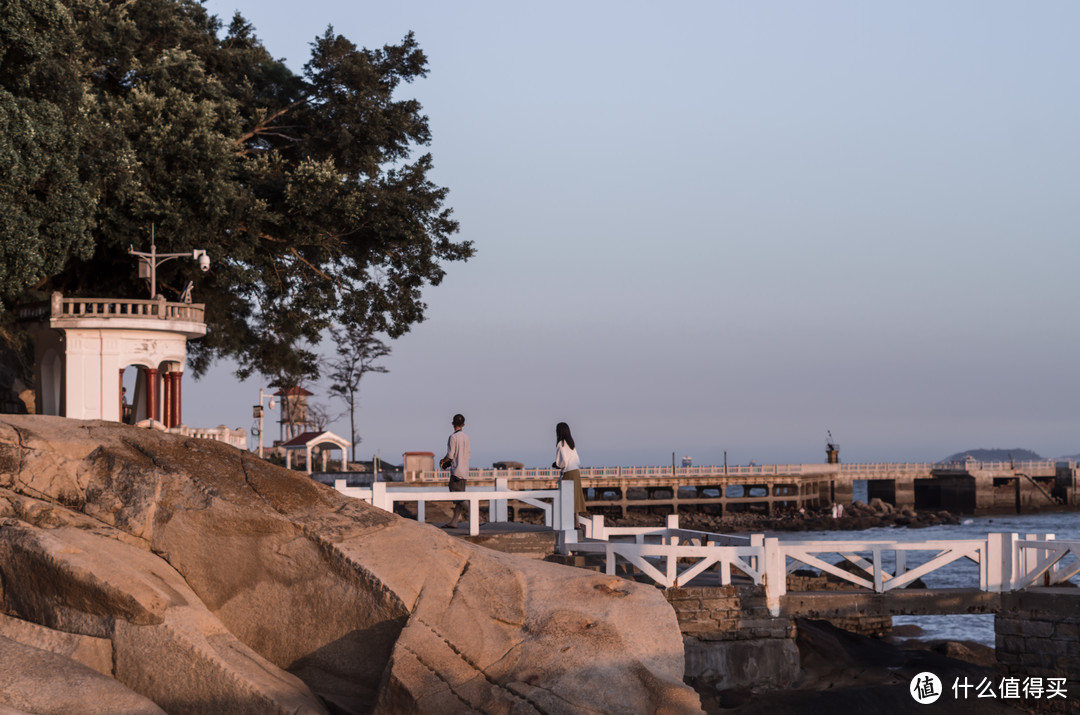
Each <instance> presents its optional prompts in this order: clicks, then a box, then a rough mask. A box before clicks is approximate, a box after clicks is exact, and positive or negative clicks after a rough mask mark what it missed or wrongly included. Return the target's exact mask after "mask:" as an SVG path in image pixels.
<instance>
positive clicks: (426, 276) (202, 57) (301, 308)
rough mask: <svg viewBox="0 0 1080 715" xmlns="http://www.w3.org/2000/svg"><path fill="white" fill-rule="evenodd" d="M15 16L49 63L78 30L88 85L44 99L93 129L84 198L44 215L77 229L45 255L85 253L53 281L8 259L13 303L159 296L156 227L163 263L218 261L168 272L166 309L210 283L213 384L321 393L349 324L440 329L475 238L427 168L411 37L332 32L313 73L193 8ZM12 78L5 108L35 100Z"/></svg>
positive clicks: (188, 1) (100, 4) (47, 0)
mask: <svg viewBox="0 0 1080 715" xmlns="http://www.w3.org/2000/svg"><path fill="white" fill-rule="evenodd" d="M9 4H13V5H14V6H16V7H18V8H23V9H28V10H26V11H27V12H31V11H33V12H37V13H38V14H39V15H42V16H43V18H44V19H42V20H41V21H39V22H38V23H37V25H36V26H34V27H31V28H30V29H28V30H26V32H28V33H30V34H31V35H33V37H32V38H31V39H32V40H33V42H36V43H39V44H41V47H42V48H43V49H41V50H40V51H39V54H40V55H42V56H45V57H46V58H48V57H55V56H56V54H57V53H58V52H61V50H57V49H49V48H48V47H47V46H46V44H45V43H47V42H48V39H47V37H48V36H49V33H50V32H52V33H53V34H54V35H55V34H56V33H55V32H53V30H54V28H55V27H57V26H63V27H67V28H70V31H69V32H68V34H66V35H63V36H62V39H61V40H56V41H55V42H58V43H61V44H62V46H63V47H64V48H65V49H64V50H63V52H66V55H65V56H64V59H65V60H66V61H67V63H68V64H67V65H66V66H67V67H70V68H71V69H70V72H74V73H75V74H76V79H77V80H78V81H77V82H75V83H74V87H75V89H73V90H70V91H69V90H64V92H66V93H64V94H62V95H61V93H60V90H58V91H57V93H56V96H52V95H51V93H50V96H48V97H46V98H45V99H46V100H48V101H51V102H53V103H54V104H55V105H56V106H57V107H58V108H59V111H60V112H61V113H62V114H63V116H64V117H66V118H68V119H79V120H80V122H71V123H70V125H71V126H72V127H74V129H73V130H72V131H73V132H74V133H76V136H74V137H59V138H57V139H56V140H55V142H62V141H67V142H68V144H66V145H64V146H68V147H69V148H70V149H69V151H68V152H67V153H66V154H65V155H64V156H65V159H66V163H65V166H68V167H69V168H70V171H69V175H67V178H64V177H60V178H58V179H57V180H56V182H57V183H56V185H57V186H68V185H70V186H75V187H76V188H80V189H82V190H83V191H85V193H86V199H85V200H83V201H79V199H78V196H77V194H70V193H69V195H74V196H76V198H73V199H72V204H73V205H72V206H70V207H60V208H59V210H55V209H54V210H51V211H45V210H43V209H42V208H41V207H38V210H39V213H47V214H48V215H50V216H52V217H54V218H53V219H52V220H53V221H56V220H57V219H56V218H55V217H58V216H59V217H63V219H64V220H63V221H62V222H60V223H63V226H64V230H63V231H59V232H57V231H56V230H53V231H52V232H51V233H50V232H49V227H48V226H45V225H44V223H42V225H39V226H38V228H37V234H36V235H37V240H38V242H39V243H44V242H45V240H46V238H45V237H47V236H53V235H62V236H63V237H65V238H64V240H65V241H67V243H66V244H63V245H58V247H57V250H56V251H53V252H51V253H50V252H48V251H46V252H45V254H46V255H48V256H51V257H52V259H51V260H52V261H53V263H52V264H50V263H49V262H48V261H47V260H38V262H37V264H40V266H38V265H37V264H35V268H34V270H30V269H27V268H20V267H19V266H18V265H16V263H17V262H16V261H15V260H14V259H12V258H9V256H8V255H6V254H5V255H4V256H3V259H4V261H5V266H4V267H3V269H11V268H12V267H13V266H14V267H15V268H16V269H17V272H16V273H14V274H12V275H14V278H8V276H7V274H3V273H0V289H3V290H4V291H5V292H4V294H3V296H0V297H4V298H6V299H7V300H8V301H9V302H10V300H11V298H12V297H13V296H14V295H15V294H16V293H17V292H18V291H17V290H15V288H19V289H26V288H37V289H39V290H41V291H50V290H61V291H63V292H64V293H65V294H69V295H109V296H118V297H121V296H128V297H145V295H146V294H145V288H144V287H143V285H142V284H140V283H139V282H138V281H136V280H135V278H134V262H133V261H132V260H131V257H130V256H129V255H128V253H127V251H128V248H129V246H132V245H133V246H135V248H136V250H146V249H147V248H148V247H149V239H150V230H151V225H153V226H155V234H156V238H157V246H158V250H159V251H169V252H180V251H188V250H192V249H194V248H204V249H206V250H207V251H208V252H209V253H210V255H211V258H212V260H213V265H212V268H211V270H210V271H209V272H208V273H205V274H202V273H199V272H197V271H195V270H193V268H194V264H192V263H191V262H185V261H171V262H169V263H166V264H163V265H162V266H161V268H160V269H159V273H158V285H159V286H160V287H159V292H160V293H163V294H165V295H166V296H167V297H168V296H171V295H172V294H174V293H178V292H179V290H180V289H181V288H182V286H183V285H184V284H185V283H186V282H187V281H188V280H194V282H195V287H194V295H195V300H196V301H197V302H202V303H205V304H206V311H207V312H206V319H207V323H208V326H209V332H208V334H207V336H206V337H205V338H204V339H202V340H200V341H197V342H195V343H193V344H192V346H191V355H190V361H191V365H192V367H193V369H194V370H195V372H196V373H197V374H198V373H201V372H203V371H205V370H206V369H207V367H208V366H209V364H210V363H211V361H212V360H213V359H215V358H217V357H222V356H228V357H232V358H234V359H235V360H236V361H237V363H238V365H239V372H240V375H241V376H247V375H249V374H251V373H252V372H260V373H262V374H265V375H270V376H277V375H283V374H289V375H303V376H308V377H314V376H315V375H316V374H317V372H318V367H317V365H318V362H317V360H316V356H315V355H314V349H313V347H312V346H313V345H315V344H317V343H318V342H319V340H320V336H321V335H322V333H323V332H324V330H325V329H326V328H328V327H329V326H330V325H331V324H332V323H337V324H340V325H343V326H347V327H350V326H351V327H356V328H360V329H363V330H366V331H369V332H374V331H379V332H385V333H387V334H388V335H390V336H391V337H396V336H398V335H400V334H402V333H404V332H405V331H407V330H408V329H409V327H410V326H411V325H412V324H414V323H416V322H418V321H420V320H422V319H423V316H424V309H425V305H424V303H423V301H422V299H421V289H422V288H423V287H424V286H425V285H437V284H438V283H439V282H440V281H441V280H442V278H443V276H444V267H443V266H444V264H445V263H447V262H451V261H458V260H465V259H467V258H468V257H469V256H471V255H472V252H473V248H472V245H471V243H470V242H468V241H460V242H455V241H454V240H452V237H453V235H454V234H455V233H456V232H457V229H458V226H457V223H456V221H454V220H453V218H452V216H451V212H450V210H449V209H448V208H447V207H446V206H445V200H446V195H447V191H446V189H445V188H443V187H440V186H437V185H435V184H434V183H432V182H431V181H430V179H429V178H428V174H429V172H430V170H431V168H432V160H431V156H430V154H427V153H421V154H419V155H417V152H416V149H417V147H420V146H424V145H427V144H428V143H429V142H430V132H429V129H428V122H427V117H426V116H424V115H423V114H422V110H421V107H420V105H419V103H418V102H417V101H415V100H413V99H400V98H399V97H398V96H397V94H398V90H400V88H401V85H402V84H403V83H409V82H411V81H413V80H414V79H416V78H419V77H423V76H425V75H426V73H427V60H426V58H425V56H424V54H423V52H422V51H421V50H420V48H419V46H418V45H417V42H416V40H415V38H414V37H413V36H412V35H411V34H409V35H407V36H406V37H405V38H404V39H403V40H402V41H401V42H400V43H398V44H395V45H387V46H385V47H383V48H381V49H376V50H368V49H362V48H358V47H356V46H355V45H354V44H353V43H351V42H350V41H348V40H347V39H345V38H344V37H341V36H339V35H336V34H335V33H334V32H333V30H332V28H331V29H328V30H327V31H326V33H325V34H324V35H323V36H321V37H318V38H315V40H314V42H313V43H312V52H311V57H310V60H309V62H308V63H307V64H306V65H305V66H304V70H303V72H302V73H301V74H295V73H293V72H291V71H290V70H289V69H288V68H287V67H285V66H284V64H282V63H281V62H280V61H278V60H275V59H274V58H273V57H272V56H271V55H270V54H269V53H268V51H267V50H266V48H264V47H263V46H262V44H261V43H260V42H259V40H258V39H257V37H256V36H255V34H254V31H253V29H252V27H251V26H250V25H249V24H248V23H247V22H246V21H245V20H244V19H243V18H242V17H240V16H239V15H237V16H236V17H234V18H233V20H232V22H231V23H230V25H229V26H228V28H227V29H224V28H222V26H221V24H220V22H219V21H218V20H217V19H216V18H214V17H212V16H209V15H208V14H207V13H206V11H205V9H204V8H203V7H202V5H201V4H199V3H198V2H195V1H194V0H127V1H123V2H121V1H120V0H12V3H9ZM42 8H46V9H47V10H48V12H45V11H44V10H42ZM5 12H6V11H5ZM50 13H53V14H55V15H56V16H57V17H60V18H61V19H60V20H55V21H53V20H51V19H50V18H51V15H50ZM19 27H26V25H25V23H23V24H21V25H19ZM35 28H36V29H35ZM63 43H67V44H66V45H63ZM10 54H11V53H10V52H8V53H7V55H10ZM7 61H8V59H7V58H5V59H3V60H0V70H6V65H5V64H4V63H6V62H7ZM11 64H12V69H11V71H10V72H8V71H4V72H3V73H2V74H0V79H2V80H3V85H2V87H0V90H7V91H9V92H13V93H14V94H15V95H16V96H20V95H19V94H18V92H20V91H21V92H22V96H27V94H28V91H29V90H28V89H27V88H26V87H25V86H23V87H22V89H21V90H19V89H18V88H16V90H12V89H11V82H10V81H9V80H11V78H12V77H17V76H18V73H19V70H20V66H21V65H25V64H27V60H24V59H20V58H15V59H14V60H12V62H11ZM53 71H59V70H55V69H54V70H53ZM25 84H26V83H25V82H24V83H23V85H25ZM57 84H60V83H57ZM2 101H3V95H2V94H0V102H2ZM5 109H6V107H5ZM46 119H47V117H46ZM84 127H85V129H84ZM40 141H44V140H40ZM0 161H3V157H0ZM43 171H44V170H41V171H39V172H38V173H39V174H42V175H43ZM54 173H55V172H54ZM65 182H66V183H65ZM24 183H25V182H24ZM31 185H32V184H31ZM5 199H7V196H6V195H5V194H4V193H3V187H0V200H5ZM36 200H37V201H38V203H39V204H42V203H43V202H44V201H45V199H43V198H41V197H37V198H36ZM10 201H13V202H14V203H17V204H18V203H20V202H21V204H22V205H23V206H29V205H31V204H32V202H30V201H29V200H27V199H25V198H21V197H18V196H16V197H14V198H13V199H10ZM87 216H89V218H87ZM0 220H4V221H6V220H7V219H0ZM80 221H82V223H80ZM24 232H25V233H27V234H28V235H30V236H33V235H34V233H33V231H32V230H30V229H26V230H25V231H24ZM53 242H54V243H56V240H55V239H53ZM3 269H0V270H3ZM9 272H10V271H9ZM5 280H7V281H8V282H7V283H5V282H4V281H5ZM12 281H14V283H13V284H12V285H9V283H11V282H12ZM20 281H21V283H20Z"/></svg>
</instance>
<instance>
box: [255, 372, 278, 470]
mask: <svg viewBox="0 0 1080 715" xmlns="http://www.w3.org/2000/svg"><path fill="white" fill-rule="evenodd" d="M266 398H270V404H269V405H267V407H269V408H270V409H271V410H272V409H274V396H273V395H267V394H265V393H264V392H263V390H262V388H261V387H260V388H259V404H257V405H255V407H254V408H253V411H254V416H255V417H256V418H258V420H259V459H262V456H263V448H262V437H263V400H265V399H266Z"/></svg>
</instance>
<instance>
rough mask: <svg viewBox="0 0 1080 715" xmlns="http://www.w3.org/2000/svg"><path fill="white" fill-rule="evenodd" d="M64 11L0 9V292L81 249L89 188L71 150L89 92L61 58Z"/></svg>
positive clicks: (67, 27) (76, 146) (27, 284)
mask: <svg viewBox="0 0 1080 715" xmlns="http://www.w3.org/2000/svg"><path fill="white" fill-rule="evenodd" d="M74 46H75V36H74V31H73V25H72V21H71V17H70V15H69V14H68V12H67V11H66V9H65V8H64V6H63V5H61V4H60V3H59V2H34V3H13V4H10V6H9V5H6V6H5V8H4V12H2V13H0V216H2V217H3V220H2V221H0V300H2V301H4V302H11V301H13V300H14V299H15V298H17V297H18V296H19V295H20V294H22V293H23V292H24V291H26V290H27V289H29V288H32V287H34V286H35V285H38V284H40V283H41V282H42V281H43V280H44V279H46V278H47V277H49V276H50V275H53V274H55V273H57V272H58V271H60V270H61V269H62V267H63V265H64V262H65V260H66V259H67V258H68V257H69V256H75V257H85V256H88V255H89V254H90V252H91V250H92V248H93V243H92V237H91V228H92V226H93V213H94V209H95V205H96V202H95V197H94V195H93V192H92V189H91V187H90V186H89V185H88V183H87V182H86V181H85V180H84V174H85V172H84V171H83V167H82V165H81V163H80V162H79V160H78V159H79V156H80V152H81V150H82V148H83V146H84V144H85V143H86V137H87V135H88V133H89V131H90V124H89V121H88V114H89V107H88V98H87V97H86V95H85V94H84V92H83V85H82V82H81V80H80V78H79V76H78V74H77V72H75V71H74V70H73V69H72V67H71V66H69V64H68V62H67V60H68V58H70V56H71V54H72V52H73V51H74V49H73V48H74Z"/></svg>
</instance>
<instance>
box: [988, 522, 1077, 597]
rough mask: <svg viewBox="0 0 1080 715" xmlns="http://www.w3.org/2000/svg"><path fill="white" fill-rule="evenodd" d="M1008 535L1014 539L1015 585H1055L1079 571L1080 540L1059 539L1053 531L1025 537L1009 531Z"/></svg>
mask: <svg viewBox="0 0 1080 715" xmlns="http://www.w3.org/2000/svg"><path fill="white" fill-rule="evenodd" d="M1006 538H1009V539H1010V540H1011V543H1012V545H1013V547H1014V554H1015V558H1016V561H1015V563H1014V564H1013V565H1012V567H1013V572H1014V573H1015V574H1017V577H1015V578H1014V579H1013V585H1014V587H1015V588H1026V587H1027V586H1053V585H1055V584H1059V583H1065V582H1066V581H1069V580H1070V579H1072V578H1073V577H1074V576H1076V575H1077V574H1080V541H1057V540H1056V539H1054V535H1053V534H1047V535H1045V536H1044V537H1042V538H1039V537H1038V536H1036V535H1033V534H1028V535H1027V538H1026V539H1018V538H1017V535H1016V534H1008V535H1006Z"/></svg>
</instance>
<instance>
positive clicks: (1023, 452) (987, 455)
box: [941, 448, 1043, 462]
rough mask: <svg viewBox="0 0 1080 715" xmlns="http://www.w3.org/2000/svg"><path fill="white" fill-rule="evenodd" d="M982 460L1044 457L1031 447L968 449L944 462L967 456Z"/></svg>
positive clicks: (1018, 459) (995, 460) (1036, 458)
mask: <svg viewBox="0 0 1080 715" xmlns="http://www.w3.org/2000/svg"><path fill="white" fill-rule="evenodd" d="M968 457H971V458H972V459H975V460H978V461H980V462H1008V461H1009V460H1014V461H1017V462H1027V461H1041V460H1042V459H1043V457H1040V456H1039V455H1038V454H1036V453H1035V452H1032V451H1031V450H1030V449H1019V448H1017V449H982V448H980V449H967V450H964V451H963V452H957V453H956V454H952V455H949V456H948V457H946V458H945V459H943V460H941V461H942V462H962V461H964V460H965V459H966V458H968Z"/></svg>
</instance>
